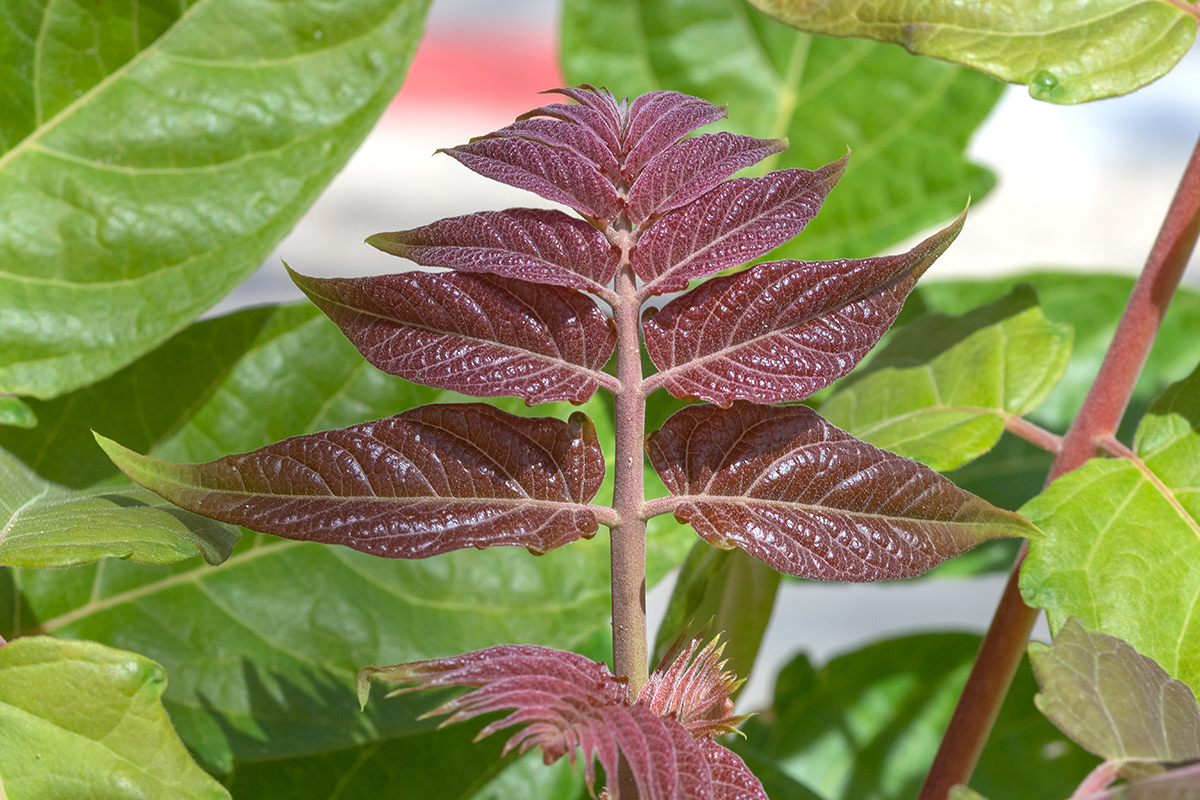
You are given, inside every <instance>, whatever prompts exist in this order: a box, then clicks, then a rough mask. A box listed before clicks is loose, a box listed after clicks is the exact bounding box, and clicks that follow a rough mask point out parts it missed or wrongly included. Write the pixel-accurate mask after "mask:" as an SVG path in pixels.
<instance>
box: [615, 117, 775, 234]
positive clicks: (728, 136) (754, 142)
mask: <svg viewBox="0 0 1200 800" xmlns="http://www.w3.org/2000/svg"><path fill="white" fill-rule="evenodd" d="M785 149H787V142H785V141H783V140H781V139H755V138H753V137H751V136H739V135H737V134H733V133H706V134H702V135H700V136H694V137H692V138H691V139H684V140H683V141H681V142H678V143H677V144H673V145H671V146H670V147H668V148H667V149H666V150H664V151H663V152H662V153H660V154H659V155H658V156H657V157H655V159H654V160H653V161H652V162H650V164H648V165H647V166H646V169H645V170H644V171H643V172H642V174H641V175H639V176H638V179H637V180H636V181H634V183H633V186H631V187H630V188H629V200H628V212H629V219H630V220H632V221H633V222H634V223H637V224H641V223H642V222H645V221H646V220H647V219H649V218H650V217H651V216H654V215H655V214H662V213H664V212H667V211H670V210H672V209H675V208H679V207H680V206H684V205H687V204H688V203H690V202H692V201H693V200H695V199H696V198H697V197H699V196H700V195H702V194H704V193H705V192H707V191H709V190H710V189H712V188H713V187H715V186H716V185H717V184H719V183H720V182H721V181H723V180H725V179H726V178H728V177H729V176H730V175H732V174H733V173H735V172H737V171H738V170H740V169H744V168H745V167H748V166H750V165H752V164H757V163H758V162H759V161H762V160H763V159H764V158H766V157H767V156H769V155H771V154H772V153H778V152H780V151H782V150H785Z"/></svg>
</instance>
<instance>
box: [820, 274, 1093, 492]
mask: <svg viewBox="0 0 1200 800" xmlns="http://www.w3.org/2000/svg"><path fill="white" fill-rule="evenodd" d="M1036 303H1037V297H1036V295H1035V294H1034V292H1033V291H1032V290H1031V289H1029V287H1020V288H1018V289H1015V290H1014V291H1013V292H1012V293H1011V294H1009V295H1008V296H1007V297H1005V298H1003V299H1001V300H997V301H996V302H994V303H992V304H990V305H988V306H984V307H982V308H977V309H975V310H974V311H972V312H970V313H968V314H965V315H963V316H961V317H949V316H946V315H944V314H938V313H930V314H925V315H922V316H920V317H918V318H917V319H915V320H913V321H912V322H910V323H909V324H908V325H906V326H905V327H904V328H903V329H901V330H900V331H899V332H898V333H897V334H895V335H894V336H893V337H892V339H891V342H890V343H889V344H888V346H887V347H886V348H884V349H883V350H882V351H881V352H880V353H879V354H878V355H876V356H875V358H874V359H872V361H871V363H870V365H869V366H868V367H867V368H866V369H863V370H859V371H857V372H855V373H854V374H853V375H851V376H850V377H848V378H847V379H845V380H843V381H842V382H841V383H840V384H839V385H838V386H837V387H836V389H835V391H834V393H833V394H832V395H830V397H829V398H828V399H826V401H825V402H824V403H822V404H821V415H822V416H824V417H825V418H826V419H828V420H829V421H830V422H832V423H833V424H835V425H837V426H839V427H840V428H843V429H844V430H846V431H847V432H849V433H851V434H853V435H855V436H857V437H859V438H861V439H863V440H865V441H868V442H870V443H871V444H874V445H876V446H877V447H883V448H886V449H888V450H891V451H892V452H894V453H898V454H900V455H902V456H906V457H908V458H912V459H916V460H917V461H920V462H921V463H923V464H925V465H926V466H929V467H932V468H933V469H936V470H938V471H940V472H944V471H947V470H951V469H955V468H957V467H961V466H962V465H963V464H966V463H967V462H969V461H972V460H974V459H975V458H978V457H979V456H981V455H983V454H984V453H986V452H987V451H988V450H990V449H992V447H994V446H995V444H996V442H997V441H999V439H1000V434H1001V433H1002V432H1003V431H1004V425H1005V422H1006V421H1007V420H1008V419H1009V418H1012V417H1021V416H1024V415H1025V414H1028V413H1029V412H1030V411H1032V410H1033V409H1035V408H1037V406H1038V405H1039V404H1040V403H1041V402H1042V401H1043V400H1044V399H1045V398H1046V396H1047V395H1048V394H1049V393H1050V390H1051V389H1053V388H1054V385H1055V384H1056V383H1057V382H1058V380H1059V378H1060V377H1061V376H1062V373H1063V370H1064V368H1065V367H1066V365H1067V359H1068V357H1069V355H1070V352H1071V328H1070V326H1069V325H1062V324H1056V323H1053V322H1051V321H1050V320H1048V319H1046V317H1045V315H1043V314H1042V311H1041V309H1039V308H1038V307H1037V305H1036Z"/></svg>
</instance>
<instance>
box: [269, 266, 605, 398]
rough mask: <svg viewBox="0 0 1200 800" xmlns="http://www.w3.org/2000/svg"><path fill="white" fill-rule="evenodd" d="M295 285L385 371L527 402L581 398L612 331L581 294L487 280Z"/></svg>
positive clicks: (593, 381) (303, 280)
mask: <svg viewBox="0 0 1200 800" xmlns="http://www.w3.org/2000/svg"><path fill="white" fill-rule="evenodd" d="M289 272H290V273H291V276H292V280H294V281H295V282H296V285H297V286H299V287H300V288H301V289H302V290H303V291H304V293H305V294H307V295H308V297H309V299H311V300H312V301H313V302H314V303H315V304H316V305H317V306H318V307H319V308H320V309H321V310H322V311H324V312H325V313H326V314H327V315H328V316H329V317H330V319H332V320H333V321H334V322H336V323H337V324H338V327H340V328H341V329H342V331H343V332H344V333H345V334H346V336H347V337H349V339H350V341H352V342H354V346H355V347H357V348H358V349H359V352H361V353H362V354H363V355H364V356H365V357H366V359H367V360H368V361H370V362H371V363H372V364H374V365H375V366H377V367H379V368H380V369H382V370H383V371H384V372H387V373H390V374H392V375H399V376H400V377H402V378H407V379H408V380H411V381H416V382H418V383H423V384H425V385H426V386H436V387H438V388H441V389H450V390H452V391H456V392H462V393H463V394H469V395H474V396H475V397H498V396H500V397H503V396H509V397H520V398H523V399H524V400H525V402H527V403H529V404H530V405H532V404H534V403H547V402H552V401H556V400H569V401H571V402H574V403H582V402H584V401H586V400H587V399H588V398H589V397H591V396H592V394H593V393H594V392H595V391H596V388H597V387H598V386H599V385H600V384H601V383H602V382H603V383H605V384H606V385H608V386H609V388H612V386H613V385H614V384H615V381H614V379H613V378H611V377H610V376H608V375H606V374H604V373H603V372H602V371H601V370H602V369H603V368H604V365H605V363H607V362H608V359H609V357H610V356H612V353H613V348H614V347H615V346H616V343H617V334H616V331H615V330H614V329H613V324H612V322H610V321H609V319H608V318H607V317H605V316H604V313H603V312H602V311H601V310H600V309H599V308H597V307H596V304H595V303H594V302H592V300H591V299H590V298H588V297H587V296H586V295H584V294H580V293H579V292H576V291H574V290H572V289H566V288H563V287H560V286H539V285H538V284H534V283H528V282H526V281H520V280H515V279H513V278H501V277H498V276H494V275H469V274H463V275H460V274H456V273H443V274H435V273H428V272H407V273H403V274H400V275H381V276H376V277H370V278H344V279H343V278H309V277H306V276H303V275H299V274H297V273H295V272H291V271H290V270H289Z"/></svg>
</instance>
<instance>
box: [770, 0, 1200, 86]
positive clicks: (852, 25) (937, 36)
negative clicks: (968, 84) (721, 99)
mask: <svg viewBox="0 0 1200 800" xmlns="http://www.w3.org/2000/svg"><path fill="white" fill-rule="evenodd" d="M750 2H752V3H753V4H754V5H755V6H757V7H758V8H760V9H762V10H763V11H764V12H766V13H767V14H770V15H771V16H772V17H775V18H777V19H781V20H783V21H784V22H786V23H788V24H789V25H794V26H796V27H797V28H800V29H801V30H806V31H811V32H813V33H823V34H827V35H830V36H863V37H867V38H869V39H875V40H877V41H881V42H894V43H896V44H900V45H903V46H904V47H905V48H907V49H908V51H909V52H910V53H915V54H917V55H924V56H932V57H934V58H940V59H945V60H946V61H952V62H954V63H956V64H965V65H966V66H969V67H974V68H975V69H978V70H980V71H982V72H985V73H987V74H988V75H992V76H994V77H996V78H999V79H1000V80H1003V81H1008V82H1009V83H1021V84H1028V86H1029V93H1030V94H1031V95H1032V96H1033V97H1035V98H1036V99H1038V100H1045V101H1048V102H1051V103H1082V102H1085V101H1087V100H1097V99H1100V98H1102V97H1112V96H1114V95H1120V94H1126V93H1128V92H1132V91H1133V90H1134V89H1138V88H1140V87H1142V86H1145V85H1146V84H1147V83H1150V82H1151V81H1153V80H1155V79H1156V78H1160V77H1162V76H1163V75H1165V74H1166V73H1167V72H1168V71H1170V69H1171V67H1173V66H1175V64H1176V62H1178V61H1179V59H1180V58H1182V57H1183V54H1184V53H1186V52H1187V51H1188V48H1190V47H1191V46H1192V42H1193V41H1195V38H1196V17H1197V14H1196V13H1195V12H1192V13H1191V14H1189V13H1188V12H1186V11H1184V10H1183V9H1181V8H1179V7H1178V6H1176V5H1175V4H1173V3H1166V2H1160V1H1159V0H1135V2H1128V0H1086V1H1085V2H1078V3H1040V2H1036V1H1035V0H1005V2H998V3H997V2H990V3H955V2H949V0H940V1H939V0H925V2H921V3H910V2H903V1H902V0H869V1H868V2H866V3H863V2H857V1H856V0H833V2H828V1H826V2H815V0H750Z"/></svg>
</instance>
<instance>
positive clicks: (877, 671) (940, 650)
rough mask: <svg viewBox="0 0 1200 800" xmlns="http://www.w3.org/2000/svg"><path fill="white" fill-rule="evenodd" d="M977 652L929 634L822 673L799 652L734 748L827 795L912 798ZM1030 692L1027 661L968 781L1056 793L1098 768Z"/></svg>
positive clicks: (962, 641) (963, 640) (1009, 793)
mask: <svg viewBox="0 0 1200 800" xmlns="http://www.w3.org/2000/svg"><path fill="white" fill-rule="evenodd" d="M978 648H979V637H978V636H972V635H968V634H961V633H933V634H920V635H916V636H906V637H902V638H898V639H890V640H887V641H883V642H877V643H875V644H872V645H868V646H867V647H864V648H863V649H861V650H857V651H855V652H852V653H847V654H845V655H842V656H838V657H837V658H834V659H833V660H831V661H830V662H829V663H828V664H826V665H825V666H823V667H821V668H820V669H814V668H813V666H812V665H811V664H810V663H809V661H808V658H807V657H806V656H803V655H801V656H799V657H798V658H796V659H795V660H794V661H792V662H791V663H790V664H789V665H788V666H786V667H784V669H783V671H782V672H781V673H780V675H779V678H778V681H777V682H776V684H775V698H774V705H773V708H772V711H771V713H770V714H763V715H762V716H759V717H754V718H752V719H751V720H750V721H748V722H747V723H746V724H745V726H743V728H744V730H745V731H746V739H745V741H738V740H734V741H732V743H731V747H732V748H733V749H734V750H735V751H737V752H738V754H739V755H742V756H743V757H745V758H746V761H747V763H748V764H752V765H753V766H754V767H757V766H758V764H761V763H767V764H771V765H773V766H774V769H775V771H776V772H777V773H782V775H784V776H786V777H787V781H790V782H791V784H792V785H793V786H799V787H801V788H807V789H809V790H811V791H813V792H815V793H816V794H817V795H819V796H820V797H822V798H824V800H890V799H891V798H897V800H899V798H909V797H915V796H916V795H917V791H918V790H919V789H920V786H921V783H922V782H923V781H924V779H925V774H926V772H927V771H928V769H929V765H930V763H931V762H932V761H933V756H934V754H935V753H936V751H937V747H938V743H939V742H940V740H941V737H942V733H943V731H944V730H945V727H946V724H947V723H948V722H949V719H950V715H951V713H952V712H953V710H954V704H955V702H956V701H957V699H958V695H959V693H960V692H961V691H962V686H963V683H964V682H965V681H966V677H967V673H968V672H969V671H970V669H971V663H972V661H973V660H974V658H975V654H976V651H977V650H978ZM1035 690H1036V686H1035V684H1034V681H1033V675H1032V673H1031V672H1030V671H1029V669H1028V668H1027V667H1022V668H1021V669H1020V670H1019V671H1018V673H1017V676H1016V679H1015V680H1014V682H1013V686H1012V689H1011V690H1010V691H1009V693H1008V697H1007V699H1006V700H1005V703H1004V706H1003V707H1002V709H1001V711H1000V716H999V718H998V719H997V721H996V726H995V728H994V729H993V732H992V736H991V738H989V740H988V744H987V747H986V748H985V749H984V752H983V756H982V759H981V760H980V763H979V766H978V768H977V769H976V771H975V775H974V778H973V779H972V781H971V783H972V785H973V786H975V787H977V788H978V789H979V790H980V791H982V792H984V793H985V794H989V793H990V794H992V795H994V796H1001V797H1020V798H1023V799H1024V800H1062V798H1064V797H1066V796H1067V795H1069V794H1070V793H1071V791H1072V790H1073V789H1074V787H1075V786H1076V785H1077V784H1078V783H1079V781H1080V780H1081V779H1082V778H1083V776H1084V775H1086V774H1087V773H1088V771H1089V770H1090V769H1091V768H1092V767H1093V766H1094V765H1095V763H1096V760H1095V759H1094V758H1092V757H1091V756H1090V755H1088V754H1087V753H1086V752H1084V751H1083V750H1082V749H1080V748H1079V747H1077V746H1075V745H1074V744H1072V743H1071V742H1069V741H1067V740H1066V739H1065V737H1063V736H1062V734H1060V733H1059V732H1058V731H1057V730H1056V729H1055V728H1054V727H1053V726H1052V725H1051V724H1050V723H1049V722H1047V721H1046V720H1045V718H1043V717H1042V716H1041V714H1039V713H1038V712H1037V710H1036V709H1035V708H1034V707H1033V704H1032V703H1031V702H1030V697H1031V696H1032V695H1033V693H1034V691H1035ZM787 781H784V780H782V779H780V780H779V784H780V785H781V787H782V786H786V785H787ZM764 785H766V784H765V782H764ZM767 790H768V791H769V792H770V791H771V787H770V786H767ZM778 796H780V797H788V796H789V795H788V793H787V792H781V793H780V794H779V795H778ZM795 796H797V797H799V796H802V795H800V794H798V793H797V794H796V795H795ZM771 797H772V798H775V797H776V794H774V793H772V794H771Z"/></svg>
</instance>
